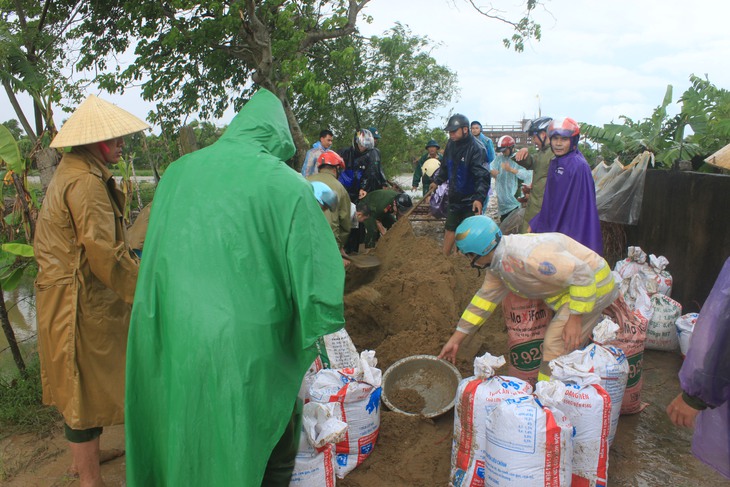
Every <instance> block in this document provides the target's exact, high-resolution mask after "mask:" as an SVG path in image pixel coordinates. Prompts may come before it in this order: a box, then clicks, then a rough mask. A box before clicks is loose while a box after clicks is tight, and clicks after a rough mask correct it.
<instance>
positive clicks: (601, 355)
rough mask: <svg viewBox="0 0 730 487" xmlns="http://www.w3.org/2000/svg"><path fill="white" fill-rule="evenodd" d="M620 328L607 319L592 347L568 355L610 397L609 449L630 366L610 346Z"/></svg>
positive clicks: (614, 348) (597, 332)
mask: <svg viewBox="0 0 730 487" xmlns="http://www.w3.org/2000/svg"><path fill="white" fill-rule="evenodd" d="M618 329H619V326H618V325H617V324H616V323H614V322H613V321H611V320H610V319H604V320H603V321H601V322H600V323H598V325H596V328H595V329H594V330H593V343H591V344H590V345H588V346H587V347H585V348H583V349H582V350H575V351H573V352H570V353H569V354H568V355H567V357H568V360H570V361H571V362H573V363H575V364H579V365H584V366H586V367H587V368H588V370H589V371H592V372H595V373H596V374H598V376H599V377H600V378H601V386H602V387H603V388H604V389H606V391H607V392H608V393H609V395H610V396H611V428H610V430H609V435H608V443H609V445H610V444H612V443H613V438H614V436H615V435H616V428H617V427H618V418H619V415H620V414H621V402H622V401H623V398H624V392H625V390H626V382H627V381H628V378H629V362H628V360H626V356H625V355H624V352H623V351H622V350H621V349H619V348H616V347H614V346H612V345H609V343H610V342H612V341H614V340H615V339H616V334H617V333H616V332H617V331H618Z"/></svg>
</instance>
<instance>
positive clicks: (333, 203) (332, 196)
mask: <svg viewBox="0 0 730 487" xmlns="http://www.w3.org/2000/svg"><path fill="white" fill-rule="evenodd" d="M310 183H311V185H312V189H313V190H314V197H315V198H317V202H318V203H319V206H320V207H321V208H322V211H325V210H329V211H331V212H335V211H337V193H335V192H334V191H332V188H330V187H329V186H327V185H326V184H324V183H322V182H320V181H310Z"/></svg>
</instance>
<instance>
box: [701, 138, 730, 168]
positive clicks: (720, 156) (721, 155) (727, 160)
mask: <svg viewBox="0 0 730 487" xmlns="http://www.w3.org/2000/svg"><path fill="white" fill-rule="evenodd" d="M705 162H708V163H710V164H712V165H713V166H717V167H721V168H723V169H730V144H728V145H726V146H725V147H723V148H722V149H720V150H719V151H717V152H715V153H714V154H712V155H711V156H710V157H708V158H707V159H705Z"/></svg>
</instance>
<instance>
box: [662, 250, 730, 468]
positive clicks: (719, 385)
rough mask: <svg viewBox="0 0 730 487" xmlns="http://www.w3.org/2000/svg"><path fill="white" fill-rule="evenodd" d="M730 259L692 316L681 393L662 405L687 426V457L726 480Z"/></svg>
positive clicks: (729, 459)
mask: <svg viewBox="0 0 730 487" xmlns="http://www.w3.org/2000/svg"><path fill="white" fill-rule="evenodd" d="M728 350H730V258H729V259H727V260H726V261H725V265H724V266H723V268H722V270H721V271H720V275H719V276H718V278H717V280H716V281H715V285H714V286H713V287H712V291H710V295H709V296H708V298H707V301H705V305H704V306H703V307H702V310H701V311H700V316H699V317H698V318H697V323H696V324H695V327H694V331H693V332H692V341H691V342H690V345H689V351H688V352H687V358H686V359H685V360H684V364H683V365H682V368H681V369H680V371H679V384H680V386H681V387H682V392H681V393H680V394H679V395H678V396H677V397H676V398H674V400H673V401H672V402H671V404H669V406H668V407H667V414H668V415H669V419H671V420H672V423H674V424H675V425H677V426H685V427H688V428H691V427H692V426H694V429H695V431H694V436H693V437H692V453H694V455H695V456H696V457H697V458H699V459H700V460H702V461H703V462H705V463H706V464H708V465H709V466H711V467H712V468H714V469H715V470H717V471H718V472H719V473H721V474H722V475H724V476H725V477H727V478H730V430H729V429H728V428H729V427H730V354H728Z"/></svg>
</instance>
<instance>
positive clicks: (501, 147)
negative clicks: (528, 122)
mask: <svg viewBox="0 0 730 487" xmlns="http://www.w3.org/2000/svg"><path fill="white" fill-rule="evenodd" d="M514 146H515V139H514V138H512V137H511V136H509V135H503V136H502V137H500V138H499V140H498V141H497V152H504V151H505V150H507V149H509V148H511V147H514Z"/></svg>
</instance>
